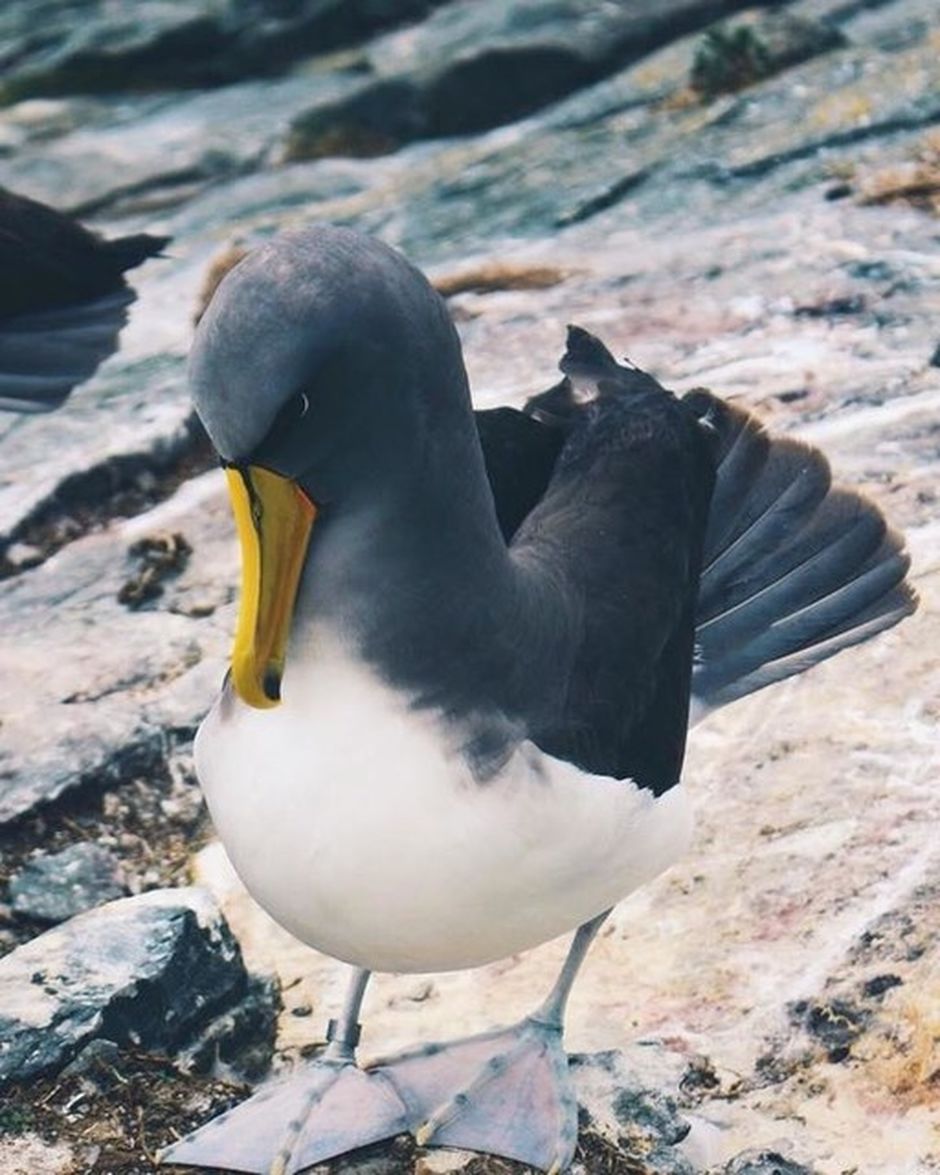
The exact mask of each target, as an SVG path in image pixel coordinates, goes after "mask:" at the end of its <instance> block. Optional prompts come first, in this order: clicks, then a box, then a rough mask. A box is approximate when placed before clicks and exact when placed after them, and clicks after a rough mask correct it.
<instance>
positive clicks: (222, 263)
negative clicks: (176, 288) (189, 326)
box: [193, 244, 248, 326]
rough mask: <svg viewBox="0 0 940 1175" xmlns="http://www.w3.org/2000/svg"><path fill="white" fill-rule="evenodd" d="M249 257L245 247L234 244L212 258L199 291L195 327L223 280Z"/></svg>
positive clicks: (194, 318)
mask: <svg viewBox="0 0 940 1175" xmlns="http://www.w3.org/2000/svg"><path fill="white" fill-rule="evenodd" d="M247 256H248V250H247V249H246V248H245V246H244V245H235V244H232V245H229V246H228V247H227V248H225V249H223V251H222V252H221V253H217V254H216V256H215V257H213V258H212V261H211V263H210V265H209V268H208V270H206V276H205V278H204V279H203V283H202V289H201V290H200V291H199V301H198V304H197V306H196V313H195V315H194V316H193V325H194V326H195V325H197V324H198V322H199V320H200V318H202V316H203V315H204V314H205V312H206V310H208V308H209V303H210V302H211V301H212V296H213V294H214V293H215V292H216V290H217V289H218V288H219V284H220V283H221V281H222V279H223V278H224V277H225V276H226V274H228V273H229V272H230V271H231V270H233V269H234V268H235V266H236V265H237V264H238V263H239V261H243V260H244V259H245V257H247Z"/></svg>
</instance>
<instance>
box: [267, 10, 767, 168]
mask: <svg viewBox="0 0 940 1175" xmlns="http://www.w3.org/2000/svg"><path fill="white" fill-rule="evenodd" d="M768 2H772V0H768ZM744 6H745V5H744V3H743V2H739V0H660V2H659V3H656V2H654V0H643V2H642V3H634V4H631V5H630V6H629V7H626V6H624V5H617V4H610V5H598V4H596V3H592V0H556V2H555V3H553V4H545V3H544V2H542V0H511V2H509V3H506V2H504V0H452V2H451V3H449V4H447V5H446V6H445V7H444V8H443V9H441V10H440V11H439V12H437V13H435V14H434V15H432V16H431V17H430V18H429V19H428V20H426V21H425V22H424V23H423V24H422V25H421V26H420V27H418V28H417V29H414V30H408V31H407V32H405V33H401V34H391V35H389V36H386V37H384V38H382V39H381V40H380V41H378V42H377V43H376V44H375V45H374V46H373V47H372V48H371V49H370V50H369V51H368V54H367V60H368V61H369V63H370V65H371V67H372V70H373V71H374V72H375V74H376V75H377V76H376V78H375V80H370V81H366V82H364V83H363V85H362V87H361V88H360V89H359V90H358V91H357V92H355V93H354V94H352V95H351V96H349V97H348V98H346V99H344V100H343V101H341V102H340V103H337V104H335V105H332V106H323V105H321V106H319V107H317V108H315V109H313V110H311V111H310V112H308V113H306V114H302V115H300V116H298V118H296V119H295V120H294V123H293V126H292V130H291V136H290V139H289V142H288V145H287V158H288V159H311V158H318V157H320V156H324V155H378V154H382V153H384V152H386V151H390V150H394V149H395V148H396V147H398V146H400V145H401V144H402V143H407V142H410V141H412V140H414V139H424V138H437V137H440V136H443V135H466V134H471V133H473V132H477V131H481V130H486V129H487V128H489V127H494V126H500V125H501V124H503V123H506V122H509V121H511V120H513V119H517V118H521V117H522V116H524V115H526V114H530V113H531V112H532V111H533V110H538V109H539V108H540V107H542V106H545V105H547V104H548V103H549V102H553V101H556V100H557V99H559V98H561V97H563V96H564V95H566V94H569V93H571V92H572V91H573V90H576V89H578V88H579V87H582V86H586V85H589V84H590V83H592V82H595V81H597V80H598V79H600V78H603V77H606V76H607V75H609V74H611V73H613V72H614V71H615V70H616V69H618V68H622V67H623V66H624V65H626V64H628V63H630V62H632V61H635V60H637V59H638V58H640V57H643V56H645V55H646V54H648V53H650V52H652V51H653V50H654V49H657V48H659V47H660V46H661V45H663V44H665V43H667V42H669V41H671V40H674V39H675V38H676V37H677V36H681V35H682V34H683V33H686V32H690V31H693V30H694V29H696V28H700V27H701V26H702V25H703V24H707V23H708V22H709V21H711V20H714V19H715V17H716V16H719V15H724V14H725V13H728V12H733V11H736V10H737V9H739V8H742V7H744Z"/></svg>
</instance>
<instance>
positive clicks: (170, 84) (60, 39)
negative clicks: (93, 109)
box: [0, 0, 440, 103]
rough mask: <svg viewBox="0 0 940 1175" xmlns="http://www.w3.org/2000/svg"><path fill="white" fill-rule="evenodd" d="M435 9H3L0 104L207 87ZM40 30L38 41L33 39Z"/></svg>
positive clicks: (427, 1) (244, 4) (207, 2)
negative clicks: (40, 97)
mask: <svg viewBox="0 0 940 1175" xmlns="http://www.w3.org/2000/svg"><path fill="white" fill-rule="evenodd" d="M435 2H440V0H366V2H365V3H349V2H348V0H300V2H299V3H291V4H286V5H285V4H272V3H264V0H216V2H213V0H176V2H175V3H173V4H161V3H154V2H150V3H145V4H136V5H134V6H133V7H131V8H128V7H118V8H114V7H112V6H110V5H102V4H100V3H96V2H95V0H84V2H83V3H79V4H75V5H72V6H71V7H70V8H69V9H68V10H67V11H65V10H63V9H62V7H61V5H60V4H58V3H57V0H40V2H39V3H32V2H31V0H10V2H9V3H8V4H6V5H5V6H4V11H3V18H2V22H0V76H2V77H3V83H2V85H0V103H2V102H11V101H15V100H16V99H19V98H25V97H31V96H33V95H37V94H75V93H107V92H109V91H113V90H121V89H176V88H178V87H180V86H213V85H219V84H220V83H223V82H226V81H231V80H232V79H233V78H239V77H246V76H248V77H250V76H252V75H255V76H257V75H264V74H271V73H276V72H278V71H279V70H281V69H283V68H284V67H285V66H286V65H288V64H289V63H290V62H292V61H295V60H297V59H298V58H299V57H303V56H306V55H309V54H312V53H322V52H325V51H328V50H330V49H335V48H336V47H337V46H341V45H344V44H349V43H350V42H352V41H355V40H358V39H360V38H362V37H365V36H368V35H369V34H370V33H371V32H373V31H375V30H377V29H381V28H388V27H389V26H390V25H393V24H396V23H400V22H402V21H405V20H409V19H415V18H417V17H420V16H422V15H423V14H424V13H425V12H427V11H428V9H430V8H432V7H433V6H434V4H435ZM37 29H41V30H42V35H41V36H38V35H36V30H37Z"/></svg>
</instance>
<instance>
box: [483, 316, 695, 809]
mask: <svg viewBox="0 0 940 1175" xmlns="http://www.w3.org/2000/svg"><path fill="white" fill-rule="evenodd" d="M561 366H562V370H563V371H564V372H565V378H564V379H563V380H562V381H561V383H559V384H558V385H556V386H555V387H553V388H550V389H549V390H548V391H547V392H543V393H541V394H540V395H538V396H535V397H533V398H532V399H530V400H529V401H528V402H527V404H526V405H525V408H524V410H523V413H517V412H513V411H512V410H511V409H504V410H500V411H501V412H502V415H500V416H496V415H495V414H483V413H478V414H477V419H478V426H481V425H482V427H480V435H481V441H482V444H483V450H484V457H485V459H486V464H487V469H488V471H489V475H490V484H491V486H492V488H493V492H494V498H495V500H496V506H497V513H498V515H499V517H500V519H501V520H503V519H507V520H509V522H510V523H511V525H508V526H507V525H504V533H507V534H511V535H514V538H513V541H512V549H513V552H514V554H515V556H516V557H517V558H520V559H527V558H530V557H532V558H534V559H535V560H536V561H547V562H548V564H549V565H550V566H551V571H552V575H553V576H555V577H557V579H558V580H559V581H561V582H563V583H564V584H565V585H566V590H567V591H568V593H569V595H570V598H571V600H572V601H573V607H572V611H575V612H577V613H578V614H579V632H578V634H577V639H576V640H574V641H573V644H574V645H575V646H576V650H575V653H574V655H573V658H572V663H571V665H570V668H569V669H568V671H567V676H566V682H565V685H566V696H565V698H564V701H563V704H562V705H561V707H560V708H559V710H558V711H557V712H556V713H553V714H552V715H551V717H550V719H549V720H548V721H546V722H544V723H543V724H542V726H541V728H540V729H538V730H536V731H533V732H532V733H533V737H534V739H535V741H536V742H537V743H538V745H539V746H541V747H542V748H543V749H544V750H546V751H548V752H549V753H550V754H553V755H557V756H558V757H559V758H563V759H566V760H567V761H569V762H573V763H576V764H578V765H579V766H581V767H583V768H584V769H585V770H588V771H592V772H595V773H597V774H603V775H612V776H615V777H617V778H621V779H622V778H627V777H629V778H632V779H634V780H635V781H636V782H637V783H638V784H640V785H641V786H644V787H649V788H651V789H652V790H654V791H656V792H657V793H659V792H662V791H665V790H667V789H668V788H669V787H671V786H672V785H673V784H675V783H676V782H677V780H678V778H679V772H680V768H681V764H682V758H683V754H684V749H685V736H686V729H687V725H688V702H689V690H690V675H691V665H692V649H693V640H694V624H693V614H694V604H695V598H696V590H697V578H698V562H699V551H700V548H701V542H702V536H703V533H704V528H705V518H706V515H707V507H708V497H709V493H710V488H711V477H712V464H713V462H712V459H711V456H710V452H709V443H708V437H707V434H706V432H705V430H703V429H701V427H700V426H699V424H698V420H697V418H696V416H695V414H694V413H690V412H688V411H687V410H685V409H684V408H683V407H682V406H681V405H680V404H679V403H678V402H677V401H676V400H675V398H674V397H672V396H671V395H670V394H669V393H668V392H666V391H665V390H664V389H663V388H661V387H660V385H659V384H658V383H656V381H655V380H653V379H652V378H651V377H650V376H647V375H646V374H644V373H643V372H639V371H636V370H633V369H629V368H623V367H620V366H619V365H618V364H617V363H616V362H615V361H614V359H613V358H612V357H611V356H610V354H609V352H608V351H607V350H606V348H604V346H603V344H601V343H600V342H599V341H598V340H597V339H595V338H593V336H591V335H589V334H588V333H587V332H586V331H582V330H580V329H579V328H577V327H572V328H569V335H568V350H567V351H566V353H565V357H564V359H563V360H562V364H561ZM514 462H523V463H525V465H526V469H525V470H524V471H519V470H513V469H512V466H513V463H514ZM517 527H518V529H517Z"/></svg>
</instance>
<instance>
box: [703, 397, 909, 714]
mask: <svg viewBox="0 0 940 1175" xmlns="http://www.w3.org/2000/svg"><path fill="white" fill-rule="evenodd" d="M684 403H686V404H687V405H688V406H689V407H690V408H691V409H692V410H693V411H695V412H697V413H698V414H699V416H700V417H702V418H704V419H706V420H707V421H708V422H709V425H710V427H711V428H713V429H714V430H715V433H716V435H717V438H718V444H719V464H718V472H717V480H716V485H715V494H714V498H713V500H712V507H711V517H710V519H709V525H708V532H707V534H706V537H705V551H704V557H703V569H702V577H701V588H700V591H699V599H698V606H697V610H696V645H697V657H696V666H695V671H694V676H693V693H694V695H695V698H696V700H697V702H698V703H699V704H700V706H701V708H702V709H704V710H709V709H714V708H715V707H716V706H720V705H724V704H725V703H727V702H730V701H733V700H734V699H735V698H739V697H742V696H744V695H745V694H748V693H752V692H753V691H755V690H758V689H761V688H763V686H765V685H769V684H771V683H772V682H774V681H781V680H783V679H784V678H786V677H790V676H791V675H792V674H794V673H800V672H802V671H803V670H804V669H808V668H809V667H810V666H812V665H815V664H817V663H818V662H820V661H823V660H825V659H826V658H828V657H831V656H832V655H833V654H834V653H837V652H839V650H840V649H844V648H847V647H848V646H850V645H853V644H857V643H858V642H859V641H862V640H866V639H867V638H868V637H869V636H873V635H874V634H875V633H876V632H879V631H881V630H882V629H885V628H889V627H891V625H893V624H896V623H897V622H898V621H899V620H901V619H902V618H903V617H904V616H907V615H908V614H909V613H911V612H912V611H913V610H914V608H915V607H916V597H915V595H914V592H913V590H912V588H911V587H910V585H909V584H908V583H906V582H905V575H906V573H907V570H908V567H909V564H910V560H909V558H908V556H907V554H906V552H905V551H904V541H903V539H902V537H901V536H900V535H899V534H897V533H896V532H895V531H893V530H891V529H890V528H889V527H888V526H887V524H886V523H885V520H884V518H883V517H882V515H881V512H880V511H879V510H878V508H877V507H876V506H875V505H874V504H873V503H872V502H869V501H868V500H867V499H866V498H864V497H862V495H860V494H858V493H855V492H853V491H850V490H846V489H841V488H833V486H832V482H831V475H830V470H829V464H828V462H827V461H826V459H825V457H824V456H823V454H822V453H820V452H819V450H817V449H814V448H812V447H811V446H809V445H806V444H804V443H803V442H801V441H796V440H793V439H792V438H788V437H771V436H770V435H769V434H768V433H767V432H766V430H765V429H764V427H763V426H762V425H761V424H760V423H759V421H758V420H757V419H756V418H755V417H754V416H752V415H750V414H749V413H747V412H745V411H743V410H742V409H740V408H737V407H733V406H732V405H730V404H727V403H725V402H723V401H721V400H719V399H718V398H717V397H715V396H712V395H711V394H710V393H709V392H705V391H696V392H690V393H689V395H688V396H686V397H685V400H684Z"/></svg>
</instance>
